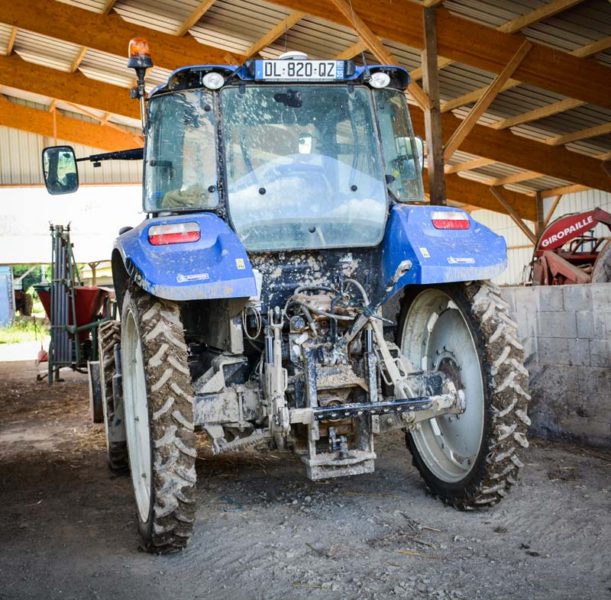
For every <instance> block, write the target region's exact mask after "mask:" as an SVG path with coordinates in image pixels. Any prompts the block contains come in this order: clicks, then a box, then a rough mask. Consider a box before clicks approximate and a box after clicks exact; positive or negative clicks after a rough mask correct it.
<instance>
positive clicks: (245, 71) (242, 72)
mask: <svg viewBox="0 0 611 600" xmlns="http://www.w3.org/2000/svg"><path fill="white" fill-rule="evenodd" d="M346 62H349V61H346ZM257 69H260V61H258V60H253V61H248V62H246V63H245V64H244V65H241V66H237V65H190V66H188V67H181V68H180V69H176V70H175V71H172V73H171V75H170V76H169V77H168V81H167V83H163V84H161V85H158V86H157V87H155V88H154V89H153V90H152V91H151V93H150V95H149V97H150V98H153V97H155V96H156V95H157V94H164V93H167V92H172V91H177V90H180V89H184V88H183V86H182V85H181V83H180V81H181V80H183V79H184V81H185V82H186V81H187V80H188V78H189V76H190V75H192V74H201V75H202V76H203V75H205V74H206V73H210V72H211V71H215V72H217V73H221V74H222V75H223V76H224V77H225V79H226V80H234V81H235V79H238V80H240V81H243V82H253V83H254V82H255V81H256V80H257V77H256V72H257ZM379 70H383V71H385V72H387V73H389V74H390V75H391V76H392V83H391V84H390V86H389V87H392V88H395V89H397V88H399V89H405V88H406V87H407V85H408V84H409V82H410V77H409V73H408V71H407V69H405V68H403V67H399V66H395V65H392V66H390V65H366V66H358V65H354V70H353V71H352V69H351V70H350V74H348V73H347V72H346V73H340V74H341V75H342V76H341V77H338V78H337V79H335V80H329V81H312V82H311V83H317V84H321V83H322V84H324V83H330V84H333V83H337V82H339V81H343V82H364V81H366V80H367V79H368V78H369V76H370V75H371V74H372V73H375V72H376V71H379ZM265 83H266V82H265V81H257V84H258V85H262V84H263V85H265ZM269 83H271V84H275V85H277V84H278V82H277V81H270V82H269ZM284 83H287V84H288V83H308V81H306V80H303V81H300V82H299V81H292V82H287V81H285V82H284ZM185 86H186V87H198V86H193V84H192V83H188V84H185Z"/></svg>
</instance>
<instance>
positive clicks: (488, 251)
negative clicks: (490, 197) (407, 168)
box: [382, 204, 507, 295]
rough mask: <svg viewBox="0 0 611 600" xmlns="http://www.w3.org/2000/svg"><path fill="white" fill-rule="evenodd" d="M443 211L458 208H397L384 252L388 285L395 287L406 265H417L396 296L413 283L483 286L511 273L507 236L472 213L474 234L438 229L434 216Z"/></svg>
mask: <svg viewBox="0 0 611 600" xmlns="http://www.w3.org/2000/svg"><path fill="white" fill-rule="evenodd" d="M441 210H443V211H446V210H447V211H456V210H458V209H456V208H453V207H447V206H445V207H444V206H413V205H400V204H396V205H394V206H393V207H392V208H391V210H390V216H389V219H388V223H387V225H386V234H385V236H384V242H383V249H382V273H383V277H384V281H385V282H390V280H391V279H392V278H393V276H394V274H395V272H396V270H397V267H398V266H399V264H400V263H401V262H402V261H404V260H409V261H411V263H412V268H411V269H410V270H409V271H408V272H407V273H405V275H403V276H402V277H401V278H400V279H399V280H398V281H397V283H396V285H395V286H394V288H393V290H392V294H394V293H396V292H398V291H399V290H400V289H401V288H403V287H405V286H406V285H410V284H427V283H449V282H453V281H478V280H483V279H491V278H492V277H495V276H496V275H499V274H500V273H502V272H503V271H504V270H505V268H506V266H507V247H506V245H505V240H504V238H503V237H501V236H499V235H496V234H495V233H493V232H492V231H490V229H488V228H487V227H484V226H483V225H481V224H480V223H478V222H477V221H475V220H474V219H472V218H471V217H470V215H469V214H468V213H465V215H466V216H467V217H468V218H469V221H470V222H471V226H470V228H469V229H464V230H442V229H435V227H433V224H432V222H431V214H432V212H433V211H441ZM427 255H428V256H427ZM392 294H391V295H392Z"/></svg>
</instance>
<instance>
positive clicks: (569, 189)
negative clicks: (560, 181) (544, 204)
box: [541, 184, 590, 198]
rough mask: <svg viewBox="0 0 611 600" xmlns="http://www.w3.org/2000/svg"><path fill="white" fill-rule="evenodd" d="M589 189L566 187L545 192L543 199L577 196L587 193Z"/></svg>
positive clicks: (577, 186) (582, 186)
mask: <svg viewBox="0 0 611 600" xmlns="http://www.w3.org/2000/svg"><path fill="white" fill-rule="evenodd" d="M589 189H590V188H589V187H588V186H587V185H577V184H575V185H564V186H562V187H558V188H553V189H551V190H544V191H543V192H541V198H553V197H554V196H563V195H564V194H577V193H578V192H585V191H586V190H589Z"/></svg>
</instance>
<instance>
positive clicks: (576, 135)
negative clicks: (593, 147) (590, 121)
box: [545, 123, 611, 146]
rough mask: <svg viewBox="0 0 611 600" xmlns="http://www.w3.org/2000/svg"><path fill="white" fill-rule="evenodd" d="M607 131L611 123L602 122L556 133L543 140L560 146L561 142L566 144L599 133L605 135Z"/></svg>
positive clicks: (609, 130) (608, 131) (610, 127)
mask: <svg viewBox="0 0 611 600" xmlns="http://www.w3.org/2000/svg"><path fill="white" fill-rule="evenodd" d="M608 133H611V123H603V124H602V125H596V126H595V127H588V128H587V129H581V130H579V131H573V132H572V133H566V134H564V135H556V136H554V137H551V138H548V139H547V140H545V142H546V143H547V144H550V145H551V146H560V145H562V144H568V143H570V142H577V141H579V140H585V139H588V138H593V137H598V136H599V135H607V134H608Z"/></svg>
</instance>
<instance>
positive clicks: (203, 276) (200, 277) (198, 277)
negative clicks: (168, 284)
mask: <svg viewBox="0 0 611 600" xmlns="http://www.w3.org/2000/svg"><path fill="white" fill-rule="evenodd" d="M207 279H210V275H208V273H194V274H192V275H183V274H182V273H179V274H178V275H176V281H178V283H185V282H186V281H206V280H207Z"/></svg>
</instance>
